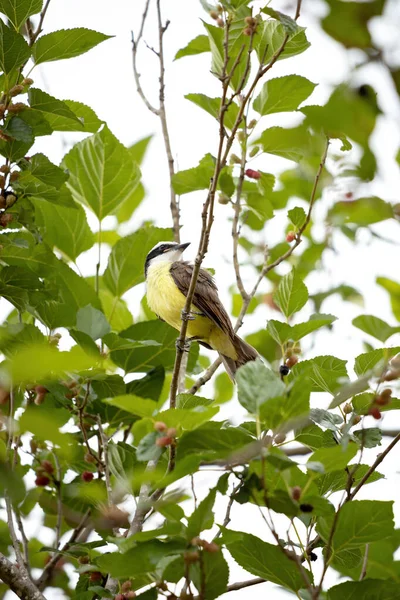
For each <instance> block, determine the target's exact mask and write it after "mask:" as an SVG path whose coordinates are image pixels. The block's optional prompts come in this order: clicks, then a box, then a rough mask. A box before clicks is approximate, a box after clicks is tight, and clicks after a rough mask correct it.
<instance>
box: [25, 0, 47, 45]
mask: <svg viewBox="0 0 400 600" xmlns="http://www.w3.org/2000/svg"><path fill="white" fill-rule="evenodd" d="M50 2H51V0H46V3H45V5H44V6H43V10H42V12H41V13H40V17H39V23H38V26H37V27H36V30H35V31H32V29H30V27H29V26H28V33H29V38H30V44H29V45H30V46H33V44H34V43H35V42H36V40H37V38H38V37H39V35H40V34H41V33H42V31H43V21H44V18H45V16H46V13H47V9H48V8H49V4H50Z"/></svg>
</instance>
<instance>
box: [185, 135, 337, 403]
mask: <svg viewBox="0 0 400 600" xmlns="http://www.w3.org/2000/svg"><path fill="white" fill-rule="evenodd" d="M329 144H330V141H329V138H327V139H326V144H325V148H324V152H323V154H322V157H321V161H320V164H319V167H318V170H317V173H316V175H315V179H314V184H313V188H312V191H311V196H310V203H309V206H308V212H307V216H306V219H305V221H304V223H303V225H302V226H301V227H300V228H299V230H298V232H297V234H296V237H295V239H294V242H293V244H292V246H290V248H289V249H288V250H287V251H286V252H285V253H284V254H282V255H281V256H279V257H278V258H277V259H276V260H274V261H273V262H272V263H269V264H267V259H268V253H267V249H266V252H265V259H264V266H263V267H262V268H261V270H260V273H259V275H258V277H257V280H256V282H255V284H254V286H253V289H252V290H251V291H250V293H248V294H247V297H246V298H243V302H242V308H241V310H240V313H239V316H238V318H237V320H236V324H235V327H234V330H235V332H237V331H238V330H239V329H240V327H241V326H242V324H243V318H244V316H245V315H246V313H247V311H248V308H249V305H250V302H251V300H252V298H253V297H254V295H255V294H256V292H257V290H258V287H259V285H260V283H261V282H262V280H263V279H264V277H265V275H267V273H269V272H270V271H272V270H273V269H275V268H276V267H277V266H278V265H280V264H281V263H282V262H283V261H285V260H287V259H288V258H289V257H290V256H291V255H292V254H293V252H294V251H295V250H296V248H297V247H298V246H299V245H300V244H301V241H302V235H303V233H304V231H305V229H306V228H307V226H308V225H309V223H310V221H311V215H312V210H313V208H314V203H315V198H316V194H317V189H318V184H319V181H320V178H321V175H322V171H323V169H324V166H325V162H326V159H327V156H328V149H329ZM235 271H236V270H235ZM221 362H222V361H221V359H220V358H217V359H216V360H215V361H214V362H213V364H212V365H210V366H209V367H208V369H207V371H206V372H205V373H204V375H202V376H201V377H199V379H197V381H196V382H195V383H194V384H193V385H192V387H191V388H190V390H189V393H190V394H195V393H196V392H197V391H198V390H199V389H200V388H201V386H203V385H204V384H205V383H207V381H209V380H210V379H211V377H212V376H213V375H214V373H215V371H216V370H217V369H218V367H219V365H220V364H221Z"/></svg>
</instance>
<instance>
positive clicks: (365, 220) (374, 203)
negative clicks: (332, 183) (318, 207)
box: [327, 196, 393, 227]
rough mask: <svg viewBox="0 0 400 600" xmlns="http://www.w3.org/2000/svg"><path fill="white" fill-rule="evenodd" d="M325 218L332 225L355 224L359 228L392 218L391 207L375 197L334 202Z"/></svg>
mask: <svg viewBox="0 0 400 600" xmlns="http://www.w3.org/2000/svg"><path fill="white" fill-rule="evenodd" d="M327 218H328V219H329V221H330V222H331V223H333V224H334V225H344V224H347V223H355V224H356V225H359V226H360V227H368V225H372V224H374V223H379V222H380V221H385V220H386V219H391V218H393V207H392V205H391V204H389V203H388V202H385V201H384V200H382V199H381V198H377V197H376V196H371V197H369V198H358V199H357V200H346V201H345V200H342V201H341V202H336V204H335V205H334V206H333V207H332V208H331V209H330V211H329V212H328V217H327Z"/></svg>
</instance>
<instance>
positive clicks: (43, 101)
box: [28, 88, 83, 131]
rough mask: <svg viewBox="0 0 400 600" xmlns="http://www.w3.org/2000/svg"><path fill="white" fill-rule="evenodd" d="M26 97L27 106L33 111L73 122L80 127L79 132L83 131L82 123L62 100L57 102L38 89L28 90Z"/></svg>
mask: <svg viewBox="0 0 400 600" xmlns="http://www.w3.org/2000/svg"><path fill="white" fill-rule="evenodd" d="M28 96H29V104H30V106H31V108H33V109H34V110H37V111H40V112H43V113H45V115H47V113H50V114H52V115H58V116H60V117H64V118H66V119H70V120H72V121H75V122H77V123H78V124H79V125H80V127H81V129H80V130H81V131H83V126H82V123H81V122H80V120H79V119H78V117H77V116H76V115H75V113H73V112H72V110H71V109H70V108H69V107H68V106H67V104H65V102H63V101H62V100H57V98H54V97H53V96H50V94H48V93H47V92H44V91H43V90H39V89H38V88H30V90H29V92H28Z"/></svg>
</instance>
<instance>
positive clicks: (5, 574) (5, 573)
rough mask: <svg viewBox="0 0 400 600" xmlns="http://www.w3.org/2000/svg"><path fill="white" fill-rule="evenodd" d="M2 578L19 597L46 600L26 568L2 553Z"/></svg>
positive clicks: (0, 557) (0, 566) (0, 560)
mask: <svg viewBox="0 0 400 600" xmlns="http://www.w3.org/2000/svg"><path fill="white" fill-rule="evenodd" d="M0 578H1V579H2V581H4V583H5V584H6V585H8V586H9V588H10V590H12V591H13V592H14V593H15V594H16V595H17V596H18V598H25V599H26V598H29V599H32V600H46V598H45V597H44V596H43V594H42V593H41V592H40V591H39V589H38V587H36V585H35V584H34V583H33V581H32V580H31V579H30V578H29V575H28V573H27V571H26V570H25V569H21V568H18V567H16V566H15V565H13V564H12V563H11V562H10V561H9V560H8V559H7V558H6V557H5V556H4V555H3V554H1V553H0Z"/></svg>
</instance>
